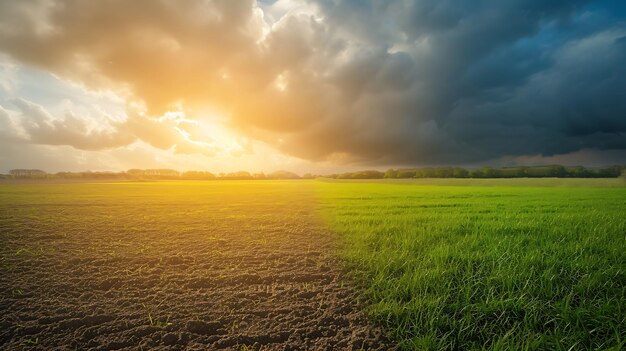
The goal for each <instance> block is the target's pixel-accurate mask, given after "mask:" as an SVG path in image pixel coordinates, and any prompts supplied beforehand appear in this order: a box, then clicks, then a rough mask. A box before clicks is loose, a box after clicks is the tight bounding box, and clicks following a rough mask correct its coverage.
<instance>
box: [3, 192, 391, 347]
mask: <svg viewBox="0 0 626 351" xmlns="http://www.w3.org/2000/svg"><path fill="white" fill-rule="evenodd" d="M19 186H20V187H22V188H23V189H22V190H23V191H24V193H23V194H22V193H20V191H19V189H18V191H17V192H16V193H15V194H12V195H11V196H17V197H19V198H17V197H16V198H15V199H13V200H11V199H8V198H5V199H4V200H2V201H0V240H1V243H2V245H0V246H1V247H0V250H1V251H0V278H1V279H0V293H1V295H0V312H1V315H0V349H2V350H21V349H45V350H49V349H79V350H82V349H96V350H116V349H133V350H135V349H144V350H147V349H151V350H152V349H168V350H169V349H171V350H182V349H186V350H205V349H235V350H259V349H262V350H302V349H310V350H337V349H349V350H355V349H365V350H368V349H369V350H388V349H391V346H390V344H389V343H388V342H387V341H386V340H385V338H384V336H383V333H382V331H381V329H380V328H378V327H375V326H373V325H372V324H371V323H370V322H369V321H368V319H367V318H366V317H365V315H364V314H363V312H361V309H362V307H363V306H362V305H360V303H359V301H358V299H357V296H358V295H357V294H356V293H355V291H354V288H353V287H352V286H351V284H349V281H347V280H346V279H345V276H344V274H343V273H342V271H341V269H340V265H339V263H338V262H337V260H336V258H334V252H335V248H336V247H335V246H336V244H335V240H334V238H333V236H332V235H331V234H329V233H327V232H325V231H324V230H323V229H322V227H321V226H320V225H319V223H318V220H317V219H316V218H317V216H316V214H315V213H314V212H313V210H312V208H311V206H310V203H311V201H312V199H310V198H309V196H310V195H309V194H308V192H307V191H305V190H297V189H291V188H290V189H289V191H291V194H290V195H281V194H282V193H281V192H280V191H278V190H277V191H276V192H275V193H274V192H273V191H274V190H272V189H265V188H262V187H261V188H260V189H257V188H254V189H249V190H248V191H246V189H243V190H241V189H240V190H239V193H237V194H236V195H233V194H227V193H228V191H224V192H223V193H219V192H220V191H221V190H219V189H217V188H215V189H213V188H212V189H208V190H207V189H199V190H194V189H193V186H191V185H189V186H183V187H184V188H181V189H173V190H167V191H171V194H159V190H158V189H156V190H155V189H151V190H148V189H147V188H149V187H151V185H143V187H145V188H142V186H141V185H128V188H127V189H124V190H123V191H121V192H120V193H119V194H118V193H117V192H118V191H120V190H117V189H118V188H115V186H114V185H103V186H105V187H106V186H110V187H111V189H109V190H105V191H103V192H102V194H99V193H98V194H96V195H94V192H95V190H93V189H92V188H87V185H69V184H66V185H62V186H61V187H65V188H67V189H65V188H63V189H61V190H58V191H57V190H55V191H52V190H49V189H48V188H45V187H59V185H55V186H51V185H40V186H39V187H40V188H39V189H34V190H33V188H32V187H33V186H32V185H19ZM93 186H95V185H91V187H93ZM116 186H117V187H121V186H122V185H116ZM211 186H214V187H217V186H218V185H211ZM72 187H78V190H76V188H72ZM81 187H85V189H83V188H81ZM244 187H245V186H244ZM55 189H56V188H55ZM68 189H69V190H68ZM165 191H166V190H163V192H165ZM47 192H52V193H51V194H48V193H47ZM294 193H295V195H294ZM7 196H8V195H7Z"/></svg>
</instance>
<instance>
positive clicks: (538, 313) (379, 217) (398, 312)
mask: <svg viewBox="0 0 626 351" xmlns="http://www.w3.org/2000/svg"><path fill="white" fill-rule="evenodd" d="M463 181H464V182H465V183H463V184H456V185H463V186H433V185H422V184H419V183H418V184H411V183H410V182H404V183H400V185H399V184H398V182H393V183H385V182H378V183H368V182H318V183H317V185H318V190H319V194H320V201H321V204H322V207H323V213H324V215H325V218H326V220H327V221H328V223H329V225H331V226H332V228H334V229H335V230H336V231H337V232H338V233H339V234H340V236H341V238H342V239H343V241H344V244H345V245H344V246H343V247H344V250H343V257H344V258H345V259H346V261H347V263H348V266H349V267H350V268H351V269H352V271H353V272H354V274H355V276H356V278H357V280H358V281H359V282H360V283H361V284H362V285H363V291H364V293H365V295H366V296H367V298H368V299H369V301H370V302H371V307H370V308H369V312H370V313H371V314H372V315H373V316H374V317H375V318H376V319H378V320H379V321H381V322H382V323H383V324H384V325H385V326H387V328H388V329H389V330H391V332H392V334H393V336H394V337H395V338H396V339H397V340H398V341H399V342H400V346H401V348H402V349H406V350H438V349H462V350H467V349H494V350H503V349H506V350H535V349H551V350H570V349H572V350H574V349H616V350H617V349H623V348H624V347H626V328H625V327H624V326H625V325H626V238H625V234H626V188H623V187H622V188H619V187H613V188H608V187H597V188H593V187H591V186H605V185H606V184H605V182H601V183H598V182H595V181H593V180H592V181H590V182H589V183H588V185H589V187H584V180H575V182H572V185H574V186H575V187H553V186H551V184H550V182H549V181H548V180H538V181H537V182H536V183H535V186H532V185H533V180H519V181H517V183H519V184H517V183H514V182H507V181H494V182H493V183H489V182H487V181H484V180H479V181H476V182H473V183H472V182H471V181H468V180H463ZM554 181H555V182H557V183H556V185H558V186H563V184H564V183H563V182H562V181H560V180H554ZM468 182H469V183H468ZM426 183H428V182H426ZM597 183H598V184H597ZM448 185H449V184H448ZM494 185H495V186H494ZM511 185H516V186H511ZM613 185H614V184H613V183H610V186H613Z"/></svg>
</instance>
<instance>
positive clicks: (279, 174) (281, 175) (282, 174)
mask: <svg viewBox="0 0 626 351" xmlns="http://www.w3.org/2000/svg"><path fill="white" fill-rule="evenodd" d="M267 178H269V179H300V176H299V175H297V174H295V173H293V172H289V171H276V172H272V173H270V174H268V175H267Z"/></svg>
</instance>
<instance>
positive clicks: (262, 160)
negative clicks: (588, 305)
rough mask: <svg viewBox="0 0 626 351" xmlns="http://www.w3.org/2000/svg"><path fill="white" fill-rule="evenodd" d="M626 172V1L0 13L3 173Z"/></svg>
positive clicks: (478, 0)
mask: <svg viewBox="0 0 626 351" xmlns="http://www.w3.org/2000/svg"><path fill="white" fill-rule="evenodd" d="M554 163H560V164H565V165H585V166H602V165H611V164H626V2H624V1H619V0H613V1H606V0H605V1H582V0H580V1H579V0H569V1H567V0H553V1H543V0H526V1H523V0H499V1H495V0H493V1H487V0H472V1H469V0H422V1H420V0H415V1H409V0H397V1H383V0H369V1H368V0H345V1H339V0H317V1H314V0H277V1H274V0H263V1H253V0H237V1H233V0H213V1H211V0H193V1H191V0H190V1H174V0H160V1H159V0H134V1H125V0H108V1H90V0H22V1H14V0H0V172H6V171H8V170H9V169H13V168H39V169H44V170H46V171H49V172H56V171H62V170H66V171H85V170H92V171H99V170H112V171H121V170H126V169H130V168H174V169H178V170H181V171H185V170H205V171H212V172H233V171H238V170H248V171H251V172H260V171H263V172H271V171H274V170H280V169H284V170H291V171H296V172H299V173H305V172H312V173H330V172H340V171H349V170H356V169H386V168H389V167H420V166H422V167H423V166H448V165H458V166H466V167H476V166H481V165H493V166H512V165H540V164H554Z"/></svg>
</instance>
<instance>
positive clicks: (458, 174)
mask: <svg viewBox="0 0 626 351" xmlns="http://www.w3.org/2000/svg"><path fill="white" fill-rule="evenodd" d="M452 176H453V177H454V178H467V177H469V172H468V171H467V169H464V168H460V167H456V168H454V170H453V171H452Z"/></svg>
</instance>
